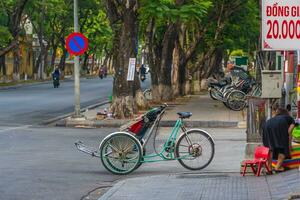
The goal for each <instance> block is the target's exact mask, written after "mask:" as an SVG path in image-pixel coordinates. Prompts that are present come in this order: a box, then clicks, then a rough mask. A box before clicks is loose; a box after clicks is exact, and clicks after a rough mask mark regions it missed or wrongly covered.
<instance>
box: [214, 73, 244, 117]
mask: <svg viewBox="0 0 300 200" xmlns="http://www.w3.org/2000/svg"><path fill="white" fill-rule="evenodd" d="M244 82H245V81H244V80H239V81H238V82H233V81H232V80H231V79H230V78H225V79H222V80H221V81H220V82H217V81H210V82H209V83H208V87H209V88H208V90H209V94H210V96H211V98H212V99H214V100H219V101H222V102H223V104H224V105H225V106H226V107H228V108H229V109H231V110H234V111H239V110H242V109H244V107H245V106H246V94H245V93H244V92H243V91H241V90H240V88H242V87H243V84H244Z"/></svg>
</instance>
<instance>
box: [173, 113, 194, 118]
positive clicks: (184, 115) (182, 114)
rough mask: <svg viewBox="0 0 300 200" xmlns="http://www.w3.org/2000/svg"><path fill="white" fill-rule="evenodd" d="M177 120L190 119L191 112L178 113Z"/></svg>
mask: <svg viewBox="0 0 300 200" xmlns="http://www.w3.org/2000/svg"><path fill="white" fill-rule="evenodd" d="M177 114H178V115H179V118H182V119H185V118H190V117H191V116H192V113H191V112H178V113H177Z"/></svg>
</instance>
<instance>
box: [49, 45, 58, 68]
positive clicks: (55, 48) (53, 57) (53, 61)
mask: <svg viewBox="0 0 300 200" xmlns="http://www.w3.org/2000/svg"><path fill="white" fill-rule="evenodd" d="M56 52H57V45H54V46H53V53H52V56H51V66H50V67H51V69H54V65H55V59H56Z"/></svg>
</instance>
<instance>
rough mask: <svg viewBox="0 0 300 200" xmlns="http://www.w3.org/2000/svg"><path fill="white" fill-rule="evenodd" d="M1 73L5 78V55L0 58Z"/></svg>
mask: <svg viewBox="0 0 300 200" xmlns="http://www.w3.org/2000/svg"><path fill="white" fill-rule="evenodd" d="M0 72H2V75H3V76H4V77H5V76H6V63H5V55H2V56H0Z"/></svg>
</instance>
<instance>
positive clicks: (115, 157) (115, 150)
mask: <svg viewBox="0 0 300 200" xmlns="http://www.w3.org/2000/svg"><path fill="white" fill-rule="evenodd" d="M100 156H101V162H102V164H103V165H104V167H105V168H106V169H107V170H108V171H110V172H111V173H113V174H118V175H125V174H129V173H130V172H132V171H134V170H135V169H136V168H137V167H138V166H139V165H140V159H141V157H142V148H141V144H140V142H139V141H138V139H137V138H135V137H134V136H133V135H130V134H129V133H126V132H116V133H112V134H110V135H108V136H107V137H106V138H104V140H103V141H102V142H101V144H100Z"/></svg>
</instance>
